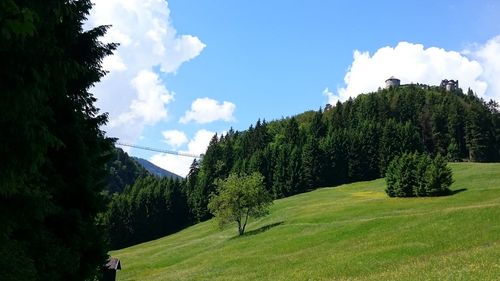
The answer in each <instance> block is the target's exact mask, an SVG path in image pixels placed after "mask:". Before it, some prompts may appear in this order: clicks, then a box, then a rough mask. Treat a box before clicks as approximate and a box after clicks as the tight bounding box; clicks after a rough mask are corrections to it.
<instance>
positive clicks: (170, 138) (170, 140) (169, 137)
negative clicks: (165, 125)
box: [162, 130, 188, 148]
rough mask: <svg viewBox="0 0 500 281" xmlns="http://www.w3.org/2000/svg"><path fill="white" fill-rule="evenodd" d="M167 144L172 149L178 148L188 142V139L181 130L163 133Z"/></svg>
mask: <svg viewBox="0 0 500 281" xmlns="http://www.w3.org/2000/svg"><path fill="white" fill-rule="evenodd" d="M162 135H163V137H164V138H165V142H166V143H167V144H169V145H170V146H171V147H174V148H177V147H180V146H181V145H183V144H185V143H187V142H188V138H187V136H186V134H185V133H184V132H181V131H179V130H168V131H163V132H162Z"/></svg>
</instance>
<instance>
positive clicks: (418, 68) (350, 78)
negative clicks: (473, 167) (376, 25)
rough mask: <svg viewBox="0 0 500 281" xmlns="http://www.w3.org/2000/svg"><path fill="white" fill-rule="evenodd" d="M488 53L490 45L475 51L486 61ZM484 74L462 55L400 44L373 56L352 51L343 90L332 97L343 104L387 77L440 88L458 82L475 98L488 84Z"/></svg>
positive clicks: (475, 62) (481, 66)
mask: <svg viewBox="0 0 500 281" xmlns="http://www.w3.org/2000/svg"><path fill="white" fill-rule="evenodd" d="M497 43H498V42H497ZM493 45H495V44H493ZM490 53H495V49H494V48H493V47H491V46H490V48H487V49H486V46H485V48H479V49H478V50H477V52H476V54H477V56H479V55H480V54H487V57H488V58H491V57H492V54H490ZM496 54H498V53H496ZM493 65H494V64H493ZM492 68H493V67H492ZM493 72H494V71H493ZM484 75H485V64H482V63H481V62H480V61H478V60H475V59H474V58H469V57H468V56H467V55H465V54H464V53H459V52H456V51H447V50H445V49H442V48H437V47H429V48H425V47H424V46H423V45H421V44H413V43H408V42H400V43H399V44H397V46H396V47H394V48H393V47H383V48H380V49H378V50H377V51H376V52H375V53H374V54H373V55H370V53H369V52H361V51H358V50H355V51H354V56H353V62H352V64H351V66H350V67H349V70H348V71H347V73H346V75H345V77H344V82H345V87H343V88H340V89H338V94H337V95H332V96H334V97H336V98H338V99H340V100H342V101H344V100H346V99H348V98H349V97H356V96H357V95H359V94H361V93H366V92H372V91H376V90H377V89H378V88H379V87H384V81H385V80H386V79H387V78H389V77H390V76H395V77H397V78H399V79H400V80H401V83H403V84H405V83H424V84H429V85H439V83H440V82H441V80H442V79H454V80H457V79H458V80H459V86H460V87H461V88H463V89H467V88H469V87H470V88H471V89H472V90H474V92H476V93H477V94H478V95H484V94H485V92H486V89H487V87H488V83H490V81H489V80H485V76H484Z"/></svg>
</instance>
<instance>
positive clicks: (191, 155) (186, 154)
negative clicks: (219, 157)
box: [116, 142, 202, 159]
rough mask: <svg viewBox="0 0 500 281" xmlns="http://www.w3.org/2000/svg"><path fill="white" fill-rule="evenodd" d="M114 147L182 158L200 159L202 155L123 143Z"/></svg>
mask: <svg viewBox="0 0 500 281" xmlns="http://www.w3.org/2000/svg"><path fill="white" fill-rule="evenodd" d="M116 145H119V146H125V147H132V148H136V149H142V150H147V151H154V152H160V153H166V154H172V155H178V156H184V157H191V158H197V159H201V158H202V155H196V154H191V153H186V152H180V151H173V150H168V149H159V148H154V147H148V146H141V145H134V144H129V143H124V142H116Z"/></svg>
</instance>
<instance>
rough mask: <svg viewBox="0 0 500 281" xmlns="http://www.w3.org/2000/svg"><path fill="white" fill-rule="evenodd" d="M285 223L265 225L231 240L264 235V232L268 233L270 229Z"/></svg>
mask: <svg viewBox="0 0 500 281" xmlns="http://www.w3.org/2000/svg"><path fill="white" fill-rule="evenodd" d="M283 223H285V222H284V221H280V222H275V223H271V224H267V225H264V226H262V227H259V228H257V229H254V230H250V231H247V232H245V233H244V234H243V235H241V236H240V235H238V236H235V237H233V238H231V239H236V238H241V237H245V236H251V235H256V234H259V233H262V232H266V231H268V230H269V229H271V228H273V227H276V226H279V225H282V224H283Z"/></svg>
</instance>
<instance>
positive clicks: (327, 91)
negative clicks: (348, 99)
mask: <svg viewBox="0 0 500 281" xmlns="http://www.w3.org/2000/svg"><path fill="white" fill-rule="evenodd" d="M323 95H324V96H326V97H327V98H328V101H327V103H328V104H330V105H336V104H337V102H338V101H339V97H338V96H337V95H335V94H334V93H333V92H332V91H330V89H329V88H325V89H324V90H323Z"/></svg>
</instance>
